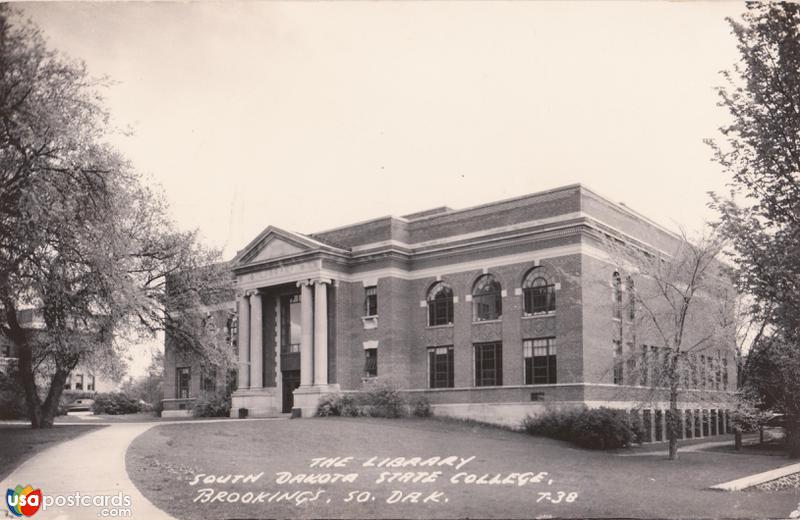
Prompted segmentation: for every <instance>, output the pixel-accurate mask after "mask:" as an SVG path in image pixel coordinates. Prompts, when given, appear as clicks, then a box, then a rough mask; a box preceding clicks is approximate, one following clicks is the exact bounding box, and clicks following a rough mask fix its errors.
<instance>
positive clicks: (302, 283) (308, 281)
mask: <svg viewBox="0 0 800 520" xmlns="http://www.w3.org/2000/svg"><path fill="white" fill-rule="evenodd" d="M313 283H314V282H313V280H311V279H306V280H298V281H297V286H298V287H303V286H309V287H310V286H311V285H312V284H313Z"/></svg>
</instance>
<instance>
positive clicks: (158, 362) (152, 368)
mask: <svg viewBox="0 0 800 520" xmlns="http://www.w3.org/2000/svg"><path fill="white" fill-rule="evenodd" d="M163 387H164V353H163V352H161V351H156V352H154V353H153V358H152V360H151V361H150V365H149V366H148V367H147V373H146V374H145V375H143V376H141V377H138V378H136V379H133V378H130V379H129V380H128V381H126V382H125V384H123V385H122V393H124V394H125V395H127V396H129V397H131V398H133V399H135V400H137V401H138V400H141V401H144V402H146V403H148V404H149V405H151V406H152V407H153V408H154V409H155V410H160V405H161V399H162V398H163V397H164V388H163Z"/></svg>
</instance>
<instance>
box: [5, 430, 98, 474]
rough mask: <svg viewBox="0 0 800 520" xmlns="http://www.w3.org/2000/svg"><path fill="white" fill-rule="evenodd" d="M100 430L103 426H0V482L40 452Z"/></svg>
mask: <svg viewBox="0 0 800 520" xmlns="http://www.w3.org/2000/svg"><path fill="white" fill-rule="evenodd" d="M98 428H103V426H99V425H75V426H73V425H69V426H66V425H65V426H54V427H53V428H48V429H44V430H33V429H31V427H30V426H28V425H24V424H3V425H0V480H2V479H4V478H6V477H7V476H8V475H9V474H11V472H12V471H13V470H14V468H16V467H17V466H19V465H20V464H22V463H23V462H24V461H25V460H27V459H29V458H31V457H33V456H34V455H36V454H37V453H39V452H40V451H42V450H44V449H46V448H49V447H50V446H55V445H56V444H58V443H60V442H64V441H68V440H70V439H74V438H75V437H78V436H79V435H83V434H84V433H88V432H90V431H93V430H96V429H98ZM20 484H23V483H22V482H20Z"/></svg>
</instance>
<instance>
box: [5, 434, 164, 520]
mask: <svg viewBox="0 0 800 520" xmlns="http://www.w3.org/2000/svg"><path fill="white" fill-rule="evenodd" d="M156 424H159V423H131V424H123V423H117V424H113V425H109V426H107V427H105V428H101V429H99V430H97V431H93V432H90V433H87V434H85V435H81V436H80V437H78V438H76V439H72V440H70V441H66V442H62V443H61V444H57V445H56V446H53V447H52V448H48V449H46V450H44V451H42V452H41V453H38V454H37V455H35V456H34V457H32V458H30V459H28V460H27V461H25V462H23V463H22V465H21V466H19V467H18V468H17V469H15V470H14V472H13V473H11V475H9V476H8V477H7V478H6V479H5V482H4V483H3V488H13V487H15V486H17V485H18V484H19V485H22V486H26V485H28V484H30V485H31V486H33V488H35V489H36V488H38V489H41V490H42V494H44V495H50V496H55V495H75V492H79V493H80V494H81V495H87V494H91V495H116V494H118V493H120V492H122V493H124V494H125V495H127V496H129V497H130V500H131V504H130V511H131V512H130V515H120V516H127V517H128V518H134V519H138V518H142V519H152V520H169V519H172V517H171V516H170V515H168V514H166V513H165V512H163V511H161V510H160V509H158V508H157V507H156V506H154V505H153V504H152V503H151V502H150V501H149V500H147V499H146V498H145V497H144V496H143V495H142V494H141V493H139V490H138V489H136V486H134V485H133V482H131V480H130V479H129V478H128V473H127V471H126V470H125V452H126V451H127V449H128V446H130V444H131V442H132V441H133V439H135V438H136V437H138V436H139V435H141V434H142V433H144V432H146V431H147V430H149V429H150V428H152V427H153V426H155V425H156ZM65 427H67V426H65ZM0 489H2V488H0ZM4 509H5V508H4ZM103 509H105V508H103V507H95V506H90V507H80V506H78V507H66V506H64V507H56V506H54V507H52V508H48V509H47V513H45V514H42V512H43V511H44V509H40V510H39V514H40V515H41V516H46V517H47V518H52V519H54V520H67V519H69V520H78V519H89V518H91V519H94V520H96V519H97V518H98V517H99V515H100V514H101V511H102V510H103ZM123 509H124V507H123Z"/></svg>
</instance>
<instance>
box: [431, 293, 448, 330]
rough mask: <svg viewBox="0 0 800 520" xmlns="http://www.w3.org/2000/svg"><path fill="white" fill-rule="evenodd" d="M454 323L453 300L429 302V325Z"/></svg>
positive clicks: (439, 299) (445, 299) (444, 299)
mask: <svg viewBox="0 0 800 520" xmlns="http://www.w3.org/2000/svg"><path fill="white" fill-rule="evenodd" d="M451 323H453V298H436V299H434V300H429V301H428V325H429V326H431V327H435V326H437V325H450V324H451Z"/></svg>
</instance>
